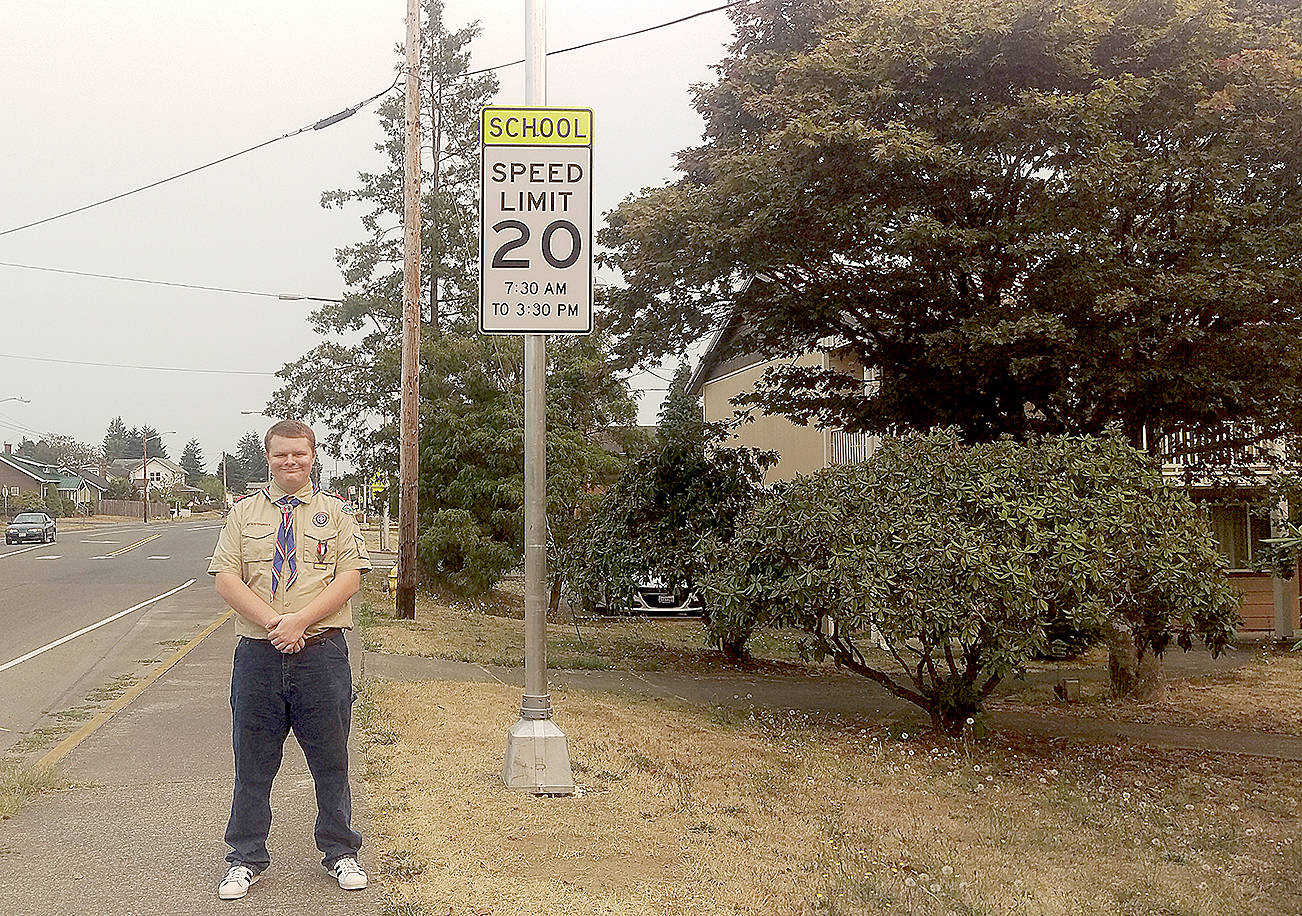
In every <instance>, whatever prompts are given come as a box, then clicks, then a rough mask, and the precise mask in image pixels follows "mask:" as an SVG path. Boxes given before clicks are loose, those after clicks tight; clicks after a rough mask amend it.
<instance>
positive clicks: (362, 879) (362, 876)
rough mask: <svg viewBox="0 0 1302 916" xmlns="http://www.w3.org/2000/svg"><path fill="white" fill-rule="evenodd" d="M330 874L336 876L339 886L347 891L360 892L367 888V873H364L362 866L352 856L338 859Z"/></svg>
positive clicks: (331, 867)
mask: <svg viewBox="0 0 1302 916" xmlns="http://www.w3.org/2000/svg"><path fill="white" fill-rule="evenodd" d="M330 874H332V875H334V876H335V878H336V880H338V881H339V886H340V887H342V888H343V889H344V890H346V891H360V890H361V889H362V888H364V887H366V872H364V871H362V866H360V865H358V864H357V860H356V859H354V858H353V857H352V856H344V857H343V858H342V859H337V860H336V861H335V864H334V865H331V866H330Z"/></svg>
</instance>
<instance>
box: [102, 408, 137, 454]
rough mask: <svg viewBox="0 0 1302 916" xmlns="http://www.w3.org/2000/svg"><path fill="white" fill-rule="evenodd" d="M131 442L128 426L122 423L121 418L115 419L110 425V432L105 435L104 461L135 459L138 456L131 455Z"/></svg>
mask: <svg viewBox="0 0 1302 916" xmlns="http://www.w3.org/2000/svg"><path fill="white" fill-rule="evenodd" d="M130 446H131V443H130V440H129V436H128V432H127V424H125V423H123V422H122V418H121V417H114V418H113V419H112V420H111V421H110V422H109V425H108V432H106V433H105V434H104V460H105V461H114V460H116V459H118V458H133V457H136V456H138V455H139V454H140V453H139V452H136V455H131V454H130Z"/></svg>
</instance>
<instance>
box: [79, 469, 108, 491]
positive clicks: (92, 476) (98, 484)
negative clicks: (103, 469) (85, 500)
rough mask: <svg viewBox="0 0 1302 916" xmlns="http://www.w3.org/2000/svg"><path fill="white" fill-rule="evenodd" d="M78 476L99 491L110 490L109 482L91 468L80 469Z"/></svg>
mask: <svg viewBox="0 0 1302 916" xmlns="http://www.w3.org/2000/svg"><path fill="white" fill-rule="evenodd" d="M77 475H78V476H79V477H81V479H82V480H84V481H86V483H88V484H90V485H91V486H92V487H94V488H95V489H97V490H107V489H108V486H109V484H108V481H107V480H106V479H104V478H103V477H101V476H99V474H97V473H96V472H95V471H92V470H90V469H89V468H78V469H77Z"/></svg>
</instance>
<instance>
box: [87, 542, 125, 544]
mask: <svg viewBox="0 0 1302 916" xmlns="http://www.w3.org/2000/svg"><path fill="white" fill-rule="evenodd" d="M82 543H83V544H121V543H122V542H121V541H82Z"/></svg>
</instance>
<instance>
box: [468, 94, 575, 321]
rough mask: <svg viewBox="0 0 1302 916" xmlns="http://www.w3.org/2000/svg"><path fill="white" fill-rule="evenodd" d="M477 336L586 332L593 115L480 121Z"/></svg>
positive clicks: (490, 113)
mask: <svg viewBox="0 0 1302 916" xmlns="http://www.w3.org/2000/svg"><path fill="white" fill-rule="evenodd" d="M480 136H481V140H482V143H483V158H482V167H481V174H480V178H481V185H480V193H481V200H480V227H479V228H480V239H481V240H482V241H481V245H480V255H479V330H480V331H482V332H483V333H485V334H591V333H592V111H591V109H587V108H485V109H483V110H482V112H481V115H480Z"/></svg>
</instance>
